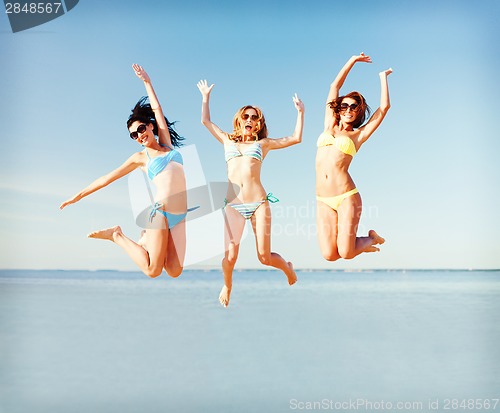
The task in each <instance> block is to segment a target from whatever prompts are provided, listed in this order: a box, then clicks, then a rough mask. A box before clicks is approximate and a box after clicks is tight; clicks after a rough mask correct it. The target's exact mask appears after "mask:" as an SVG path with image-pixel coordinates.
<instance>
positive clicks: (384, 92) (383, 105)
mask: <svg viewBox="0 0 500 413" xmlns="http://www.w3.org/2000/svg"><path fill="white" fill-rule="evenodd" d="M391 73H392V69H387V70H384V71H383V72H380V73H379V76H380V107H379V108H378V109H377V110H376V111H375V113H374V114H373V115H372V116H371V118H370V120H369V121H368V122H367V123H366V125H365V126H363V127H361V128H360V129H359V130H360V134H359V143H360V144H363V143H364V142H366V141H367V139H368V138H369V137H370V136H371V135H372V133H373V132H375V130H376V129H377V128H378V127H379V126H380V124H381V123H382V121H383V120H384V118H385V115H387V112H388V111H389V108H390V107H391V102H390V99H389V85H388V83H387V76H389V75H390V74H391Z"/></svg>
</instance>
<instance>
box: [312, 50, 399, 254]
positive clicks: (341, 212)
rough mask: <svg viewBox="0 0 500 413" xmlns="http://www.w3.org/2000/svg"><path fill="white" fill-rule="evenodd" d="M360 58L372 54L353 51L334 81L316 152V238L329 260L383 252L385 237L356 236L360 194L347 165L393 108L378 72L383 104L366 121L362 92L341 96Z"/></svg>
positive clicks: (367, 58)
mask: <svg viewBox="0 0 500 413" xmlns="http://www.w3.org/2000/svg"><path fill="white" fill-rule="evenodd" d="M356 62H365V63H371V59H370V56H365V55H364V54H363V53H361V54H360V55H359V56H352V57H351V58H350V59H349V61H348V62H347V63H346V64H345V65H344V67H343V68H342V69H341V70H340V72H339V74H338V75H337V77H336V78H335V80H334V81H333V83H332V84H331V86H330V92H329V94H328V98H327V101H326V112H325V129H324V131H323V133H322V134H321V135H320V137H319V138H318V142H317V146H318V152H317V155H316V195H317V196H316V199H317V201H318V202H317V204H316V205H317V207H316V211H317V215H316V217H317V227H318V240H319V245H320V249H321V253H322V255H323V257H324V258H325V259H326V260H328V261H335V260H338V259H339V258H344V259H352V258H354V257H356V256H357V255H359V254H361V253H363V252H375V251H379V248H378V247H376V245H379V244H383V243H384V241H385V240H384V239H383V238H382V237H381V236H379V235H378V234H377V233H376V232H375V231H374V230H370V231H369V232H368V236H367V237H357V236H356V233H357V229H358V223H359V219H360V216H361V208H362V205H361V196H360V195H359V192H358V190H357V189H356V185H355V184H354V181H353V180H352V178H351V176H350V175H349V172H348V169H349V166H350V164H351V162H352V159H353V157H354V155H356V153H357V152H358V151H359V149H360V147H361V145H363V143H365V142H366V141H367V140H368V138H369V137H370V136H371V135H372V134H373V132H375V130H376V129H377V128H378V127H379V126H380V124H381V122H382V120H383V119H384V117H385V115H386V114H387V111H388V110H389V107H390V102H389V88H388V85H387V76H389V74H391V73H392V69H388V70H385V71H383V72H380V74H379V75H380V83H381V96H380V107H379V108H378V109H377V110H376V111H375V112H374V113H373V115H372V116H371V117H370V119H369V120H368V122H366V124H365V125H363V123H364V121H365V119H366V118H367V116H369V114H370V111H369V108H368V105H367V104H366V101H365V99H364V97H363V96H362V95H361V94H360V93H358V92H351V93H348V94H347V95H344V96H339V94H340V93H339V92H340V88H341V87H342V85H343V84H344V81H345V79H346V77H347V75H348V74H349V71H350V70H351V69H352V67H353V66H354V64H355V63H356Z"/></svg>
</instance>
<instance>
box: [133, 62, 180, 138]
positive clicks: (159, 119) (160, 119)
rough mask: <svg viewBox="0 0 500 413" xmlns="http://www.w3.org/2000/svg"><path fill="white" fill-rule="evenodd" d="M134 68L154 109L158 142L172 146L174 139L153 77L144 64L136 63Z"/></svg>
mask: <svg viewBox="0 0 500 413" xmlns="http://www.w3.org/2000/svg"><path fill="white" fill-rule="evenodd" d="M132 68H133V69H134V72H135V74H136V76H137V77H138V78H139V79H141V80H142V81H143V82H144V86H145V87H146V92H147V93H148V98H149V103H150V104H151V109H153V112H154V114H155V119H156V123H157V125H158V142H159V143H160V145H164V146H169V147H172V141H171V139H170V132H169V130H168V125H167V121H166V120H165V116H164V114H163V110H162V108H161V105H160V101H159V100H158V97H157V96H156V93H155V90H154V88H153V84H152V83H151V79H150V78H149V76H148V74H147V73H146V71H145V70H144V68H143V67H142V66H139V65H138V64H136V63H134V64H133V65H132Z"/></svg>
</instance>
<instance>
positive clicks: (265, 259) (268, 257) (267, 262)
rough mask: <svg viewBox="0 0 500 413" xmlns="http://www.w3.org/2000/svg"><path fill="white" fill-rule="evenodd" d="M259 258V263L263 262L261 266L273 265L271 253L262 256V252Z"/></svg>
mask: <svg viewBox="0 0 500 413" xmlns="http://www.w3.org/2000/svg"><path fill="white" fill-rule="evenodd" d="M258 257H259V261H260V262H261V264H264V265H271V254H270V253H267V254H261V253H260V252H259V253H258Z"/></svg>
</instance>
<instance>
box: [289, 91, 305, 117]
mask: <svg viewBox="0 0 500 413" xmlns="http://www.w3.org/2000/svg"><path fill="white" fill-rule="evenodd" d="M292 100H293V104H294V105H295V109H297V111H298V112H302V113H303V112H305V110H306V109H305V107H304V102H302V101H301V100H300V99H299V97H298V96H297V93H296V94H295V95H294V96H293V97H292Z"/></svg>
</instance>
